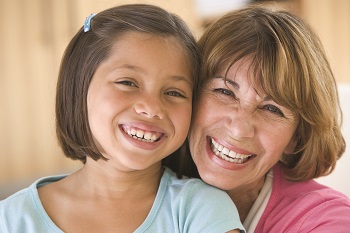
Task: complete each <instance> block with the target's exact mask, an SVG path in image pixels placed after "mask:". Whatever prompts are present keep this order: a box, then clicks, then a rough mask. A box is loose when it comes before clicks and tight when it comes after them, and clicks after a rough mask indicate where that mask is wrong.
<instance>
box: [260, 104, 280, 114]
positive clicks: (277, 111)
mask: <svg viewBox="0 0 350 233" xmlns="http://www.w3.org/2000/svg"><path fill="white" fill-rule="evenodd" d="M264 108H265V109H266V110H267V111H270V112H272V113H273V114H278V115H281V116H284V114H283V112H282V111H281V110H280V109H279V108H277V107H276V106H273V105H266V106H265V107H264Z"/></svg>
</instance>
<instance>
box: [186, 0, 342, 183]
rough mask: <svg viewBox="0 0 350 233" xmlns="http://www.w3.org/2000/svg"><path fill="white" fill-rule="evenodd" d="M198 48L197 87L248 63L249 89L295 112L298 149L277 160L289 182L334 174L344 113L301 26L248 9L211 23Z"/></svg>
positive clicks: (321, 55) (326, 68) (315, 41)
mask: <svg viewBox="0 0 350 233" xmlns="http://www.w3.org/2000/svg"><path fill="white" fill-rule="evenodd" d="M198 43H199V49H200V51H201V53H202V54H203V57H202V59H203V64H202V70H201V75H200V78H201V79H202V80H201V81H200V82H201V85H205V84H206V83H207V82H208V80H209V79H211V78H212V77H214V76H215V75H216V74H217V73H218V72H219V71H220V70H222V69H224V71H225V70H226V72H227V71H228V70H229V69H230V67H231V66H232V65H233V64H235V63H236V62H238V61H239V60H241V59H244V58H249V59H250V60H251V66H250V70H249V72H250V79H251V82H252V84H253V85H255V86H260V87H262V90H263V91H264V92H265V93H266V94H267V95H269V96H270V97H271V98H272V100H274V101H275V102H276V103H278V104H280V105H282V106H285V107H287V108H288V109H291V110H293V111H294V113H295V115H296V116H297V119H299V124H298V126H297V128H296V131H295V135H294V138H295V139H296V141H297V146H296V149H295V152H294V153H293V154H291V155H282V157H281V161H283V162H284V163H285V164H286V165H287V167H288V170H286V176H287V178H288V179H290V180H294V181H303V180H309V179H313V178H317V177H319V176H324V175H327V174H329V173H330V172H332V170H333V169H334V167H335V164H336V161H337V160H338V159H339V158H340V157H341V155H342V154H343V152H344V151H345V141H344V138H343V136H342V134H341V131H340V125H341V123H342V112H341V109H340V105H339V98H338V92H337V86H336V81H335V78H334V76H333V73H332V71H331V68H330V65H329V63H328V61H327V58H326V55H325V52H324V49H323V46H322V44H321V42H320V40H319V38H318V37H317V35H316V34H315V33H314V32H313V31H312V29H311V28H310V27H309V26H308V25H307V24H306V23H305V22H303V21H302V20H300V19H299V18H297V17H296V16H294V15H292V14H290V13H288V12H284V11H273V10H271V9H268V8H264V7H262V6H258V5H252V6H249V7H247V8H244V9H241V10H237V11H233V12H230V13H227V14H226V15H224V16H223V17H221V18H220V19H218V20H217V21H215V22H213V23H212V24H210V25H209V27H208V28H207V30H205V31H204V34H203V35H202V37H201V39H200V40H199V42H198ZM188 157H189V156H188Z"/></svg>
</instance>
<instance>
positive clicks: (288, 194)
mask: <svg viewBox="0 0 350 233" xmlns="http://www.w3.org/2000/svg"><path fill="white" fill-rule="evenodd" d="M273 176H274V177H273V188H272V193H271V196H270V199H269V201H268V204H267V206H266V209H265V211H264V214H263V216H262V217H261V219H260V224H261V225H260V226H258V227H260V228H265V229H267V230H269V231H273V229H279V230H282V231H290V230H291V229H292V231H294V230H295V231H298V232H308V231H311V230H312V229H318V230H320V231H321V230H324V229H327V230H328V229H329V230H331V231H332V232H337V229H343V228H342V227H350V217H349V216H350V200H349V198H348V197H347V196H346V195H344V194H342V193H341V192H338V191H337V190H334V189H332V188H330V187H327V186H325V185H322V184H319V183H318V182H316V181H314V180H309V181H304V182H293V181H289V180H287V179H285V178H284V176H283V172H281V170H280V167H278V166H277V167H275V168H274V170H273ZM262 225H263V226H262ZM344 229H345V228H344ZM321 232H323V231H321Z"/></svg>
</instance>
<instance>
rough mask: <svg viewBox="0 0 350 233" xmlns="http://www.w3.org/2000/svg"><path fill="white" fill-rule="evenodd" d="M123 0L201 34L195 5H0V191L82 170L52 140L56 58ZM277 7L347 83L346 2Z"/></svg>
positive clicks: (179, 1)
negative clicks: (306, 30)
mask: <svg viewBox="0 0 350 233" xmlns="http://www.w3.org/2000/svg"><path fill="white" fill-rule="evenodd" d="M129 2H133V3H153V4H156V5H159V6H162V7H164V8H166V9H168V10H170V11H172V12H175V13H177V14H178V15H180V16H181V17H183V18H184V19H185V21H186V22H188V23H189V26H190V28H192V29H193V30H194V32H195V33H196V34H197V35H199V34H200V27H199V25H200V22H201V21H200V19H199V18H198V17H197V15H196V12H195V4H194V3H195V1H194V0H192V1H191V0H156V1H141V0H140V1H130V0H114V1H112V0H98V1H97V0H30V1H28V0H0V30H1V36H0V53H1V56H0V72H1V76H0V80H1V82H0V151H1V153H0V187H1V185H2V184H5V183H8V182H15V181H18V180H21V179H23V178H24V177H29V178H30V179H34V178H37V177H39V176H43V175H50V174H55V173H61V172H62V171H70V170H72V169H76V168H78V167H79V166H80V164H79V162H74V161H70V160H69V159H66V158H65V157H64V156H63V155H62V152H61V150H60V149H59V148H58V146H57V144H56V139H55V132H54V112H53V110H54V95H55V85H56V77H57V71H58V66H59V63H60V58H61V55H62V53H63V50H64V48H65V46H66V45H67V43H68V41H69V40H70V38H71V37H72V36H73V34H74V33H75V32H76V31H77V30H78V28H79V27H81V26H82V23H83V21H84V19H85V17H86V16H87V15H89V14H90V13H97V12H99V11H101V10H103V9H106V8H108V7H111V6H114V5H119V4H124V3H129ZM283 2H284V5H286V6H287V7H289V9H290V10H292V11H295V13H297V14H300V15H301V16H302V17H303V18H305V19H306V20H307V21H309V22H310V24H311V25H312V26H313V27H314V28H315V29H316V31H317V32H318V34H319V35H320V37H321V40H322V41H323V42H324V45H325V47H326V51H327V53H328V54H329V58H330V61H331V65H332V66H333V68H334V72H335V75H336V77H337V80H339V81H340V82H347V83H350V31H349V30H350V18H349V17H350V1H349V0H295V1H293V0H291V1H283ZM1 191H2V190H0V193H1Z"/></svg>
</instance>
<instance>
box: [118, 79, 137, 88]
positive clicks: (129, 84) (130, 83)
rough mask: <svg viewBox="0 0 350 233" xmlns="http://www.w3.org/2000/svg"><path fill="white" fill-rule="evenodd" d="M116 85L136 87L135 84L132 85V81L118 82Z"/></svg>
mask: <svg viewBox="0 0 350 233" xmlns="http://www.w3.org/2000/svg"><path fill="white" fill-rule="evenodd" d="M116 83H117V84H122V85H125V86H130V87H136V84H135V83H133V82H132V81H128V80H123V81H118V82H116Z"/></svg>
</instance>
